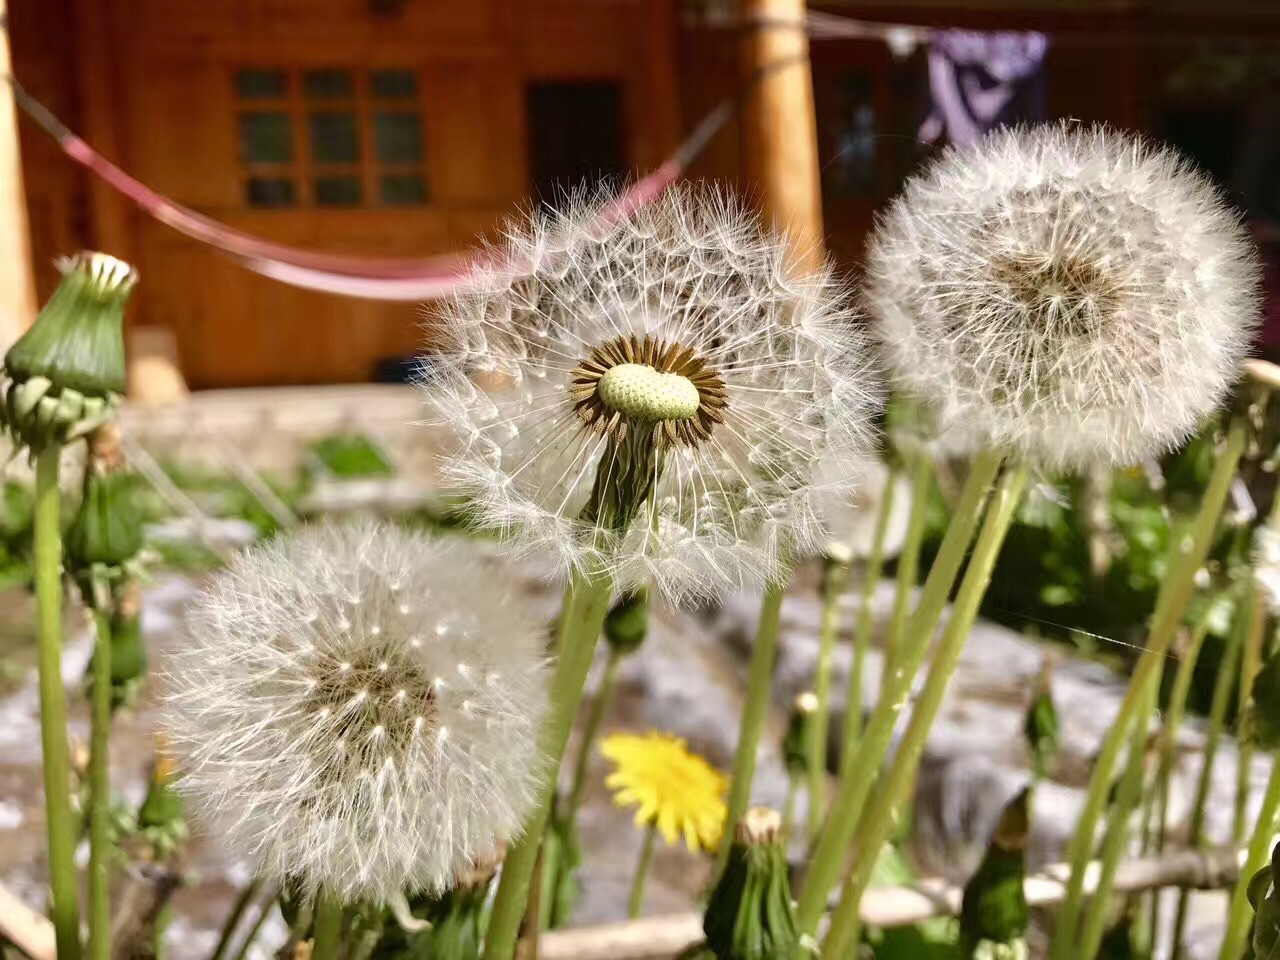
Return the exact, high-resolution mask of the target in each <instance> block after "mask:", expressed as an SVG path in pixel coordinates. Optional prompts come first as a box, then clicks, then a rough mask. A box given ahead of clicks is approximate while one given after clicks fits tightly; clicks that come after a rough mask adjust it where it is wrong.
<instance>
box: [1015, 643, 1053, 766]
mask: <svg viewBox="0 0 1280 960" xmlns="http://www.w3.org/2000/svg"><path fill="white" fill-rule="evenodd" d="M1022 730H1023V733H1024V734H1025V735H1026V738H1027V749H1028V750H1029V751H1030V753H1031V768H1032V771H1033V772H1034V774H1035V777H1036V779H1037V780H1039V779H1043V778H1044V777H1045V776H1046V775H1047V774H1048V771H1049V767H1050V766H1051V765H1052V763H1053V758H1054V755H1055V754H1056V753H1057V752H1058V742H1059V730H1058V709H1057V707H1056V706H1055V705H1054V702H1053V661H1052V660H1050V659H1046V660H1045V663H1044V668H1043V669H1042V670H1041V672H1040V678H1039V680H1038V681H1037V683H1036V687H1035V691H1034V692H1033V693H1032V695H1031V703H1030V704H1029V705H1028V707H1027V714H1026V718H1025V720H1024V721H1023V725H1022Z"/></svg>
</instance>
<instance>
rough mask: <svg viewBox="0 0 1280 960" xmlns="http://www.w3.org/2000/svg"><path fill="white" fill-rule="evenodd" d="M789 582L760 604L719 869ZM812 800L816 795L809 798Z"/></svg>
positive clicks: (747, 791)
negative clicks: (783, 598)
mask: <svg viewBox="0 0 1280 960" xmlns="http://www.w3.org/2000/svg"><path fill="white" fill-rule="evenodd" d="M786 589H787V588H786V584H780V583H775V584H770V585H769V586H768V587H766V588H765V591H764V598H763V600H762V601H761V603H760V622H759V623H758V624H757V625H756V640H755V645H754V646H753V647H752V649H751V667H750V670H749V672H748V674H747V692H746V695H745V698H744V699H743V701H742V719H741V721H740V722H739V723H738V747H737V750H736V751H735V752H734V755H733V773H732V775H731V776H730V778H729V798H728V800H726V801H725V818H724V831H723V833H722V834H721V835H722V836H723V837H724V841H723V842H722V843H721V844H720V852H719V854H718V856H717V857H716V872H715V875H716V876H717V877H718V876H719V875H720V871H721V870H723V869H724V865H725V864H726V863H727V862H728V860H729V848H730V846H732V844H731V843H730V839H731V838H732V837H733V835H734V830H735V829H736V828H737V826H738V821H739V820H741V819H742V815H743V814H744V813H746V812H747V805H748V804H749V803H750V802H751V781H752V780H754V779H755V775H756V752H757V751H758V750H759V747H760V734H761V733H762V732H763V731H764V721H765V718H766V717H767V716H768V715H769V703H770V691H771V688H772V687H773V665H774V661H775V660H777V658H778V631H779V627H780V624H781V621H782V597H783V595H784V594H785V593H786ZM809 802H810V803H813V798H812V797H810V798H809ZM486 960H487V958H486Z"/></svg>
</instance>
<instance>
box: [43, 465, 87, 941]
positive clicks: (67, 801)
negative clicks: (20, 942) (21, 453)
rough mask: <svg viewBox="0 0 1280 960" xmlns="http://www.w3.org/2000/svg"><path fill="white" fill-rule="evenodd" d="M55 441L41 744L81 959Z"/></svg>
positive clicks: (65, 922)
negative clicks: (69, 779) (72, 811)
mask: <svg viewBox="0 0 1280 960" xmlns="http://www.w3.org/2000/svg"><path fill="white" fill-rule="evenodd" d="M60 454H61V449H60V448H59V447H58V446H57V444H50V445H49V446H47V447H46V448H45V449H44V450H42V451H41V452H40V454H39V456H37V457H36V503H35V517H34V539H35V548H34V552H35V581H36V608H37V616H38V618H39V620H38V622H39V628H40V629H39V654H40V657H39V667H40V743H41V747H42V749H43V752H44V803H45V821H46V827H47V830H48V835H49V886H50V888H51V890H52V894H53V905H52V910H51V915H52V919H53V927H54V934H55V939H56V941H57V947H58V960H79V957H80V905H79V902H78V901H77V898H76V865H75V845H76V830H75V827H74V825H73V822H72V819H71V788H70V786H69V783H68V777H69V775H70V768H71V763H70V759H69V758H68V755H67V701H66V693H65V691H64V690H63V688H62V526H61V524H60V522H59V519H58V513H59V507H60V506H61V491H60V490H59V489H58V457H59V455H60Z"/></svg>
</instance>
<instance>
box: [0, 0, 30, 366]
mask: <svg viewBox="0 0 1280 960" xmlns="http://www.w3.org/2000/svg"><path fill="white" fill-rule="evenodd" d="M0 24H3V25H4V29H3V30H0V74H3V75H4V76H8V75H9V74H10V73H11V72H12V70H13V60H12V58H11V56H10V52H9V26H8V24H9V5H8V2H7V0H0ZM35 317H36V289H35V274H34V273H33V271H32V268H31V233H30V231H29V229H28V227H27V197H26V190H25V189H24V188H23V181H22V154H21V152H20V151H19V149H18V116H17V111H16V109H15V107H14V103H13V89H12V88H11V87H10V86H9V85H8V84H7V83H5V84H0V350H4V349H8V347H9V345H10V344H12V343H13V342H14V341H15V340H17V339H18V337H19V336H21V335H22V332H23V331H24V330H26V329H27V327H29V326H31V322H32V321H33V320H34V319H35Z"/></svg>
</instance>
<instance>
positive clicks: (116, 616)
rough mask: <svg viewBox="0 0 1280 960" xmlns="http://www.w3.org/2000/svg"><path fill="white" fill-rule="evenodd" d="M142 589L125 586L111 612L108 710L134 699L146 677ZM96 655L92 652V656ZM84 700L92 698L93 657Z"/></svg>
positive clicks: (85, 686) (90, 662) (88, 670)
mask: <svg viewBox="0 0 1280 960" xmlns="http://www.w3.org/2000/svg"><path fill="white" fill-rule="evenodd" d="M141 614H142V588H141V587H140V586H139V585H138V584H136V583H129V584H127V585H126V586H125V588H124V590H123V591H122V592H121V594H120V596H119V597H118V598H117V599H116V601H115V602H114V604H113V605H112V610H111V709H112V710H118V709H119V708H120V707H123V706H128V705H130V704H132V703H133V702H134V701H135V700H136V699H137V694H138V690H139V688H140V687H141V686H142V684H143V682H144V681H145V680H146V676H147V647H146V644H145V643H143V640H142V616H141ZM94 655H96V652H95V654H94ZM84 688H85V696H86V698H87V699H90V700H91V699H92V698H93V656H90V658H89V665H88V667H87V668H86V669H85V675H84Z"/></svg>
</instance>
